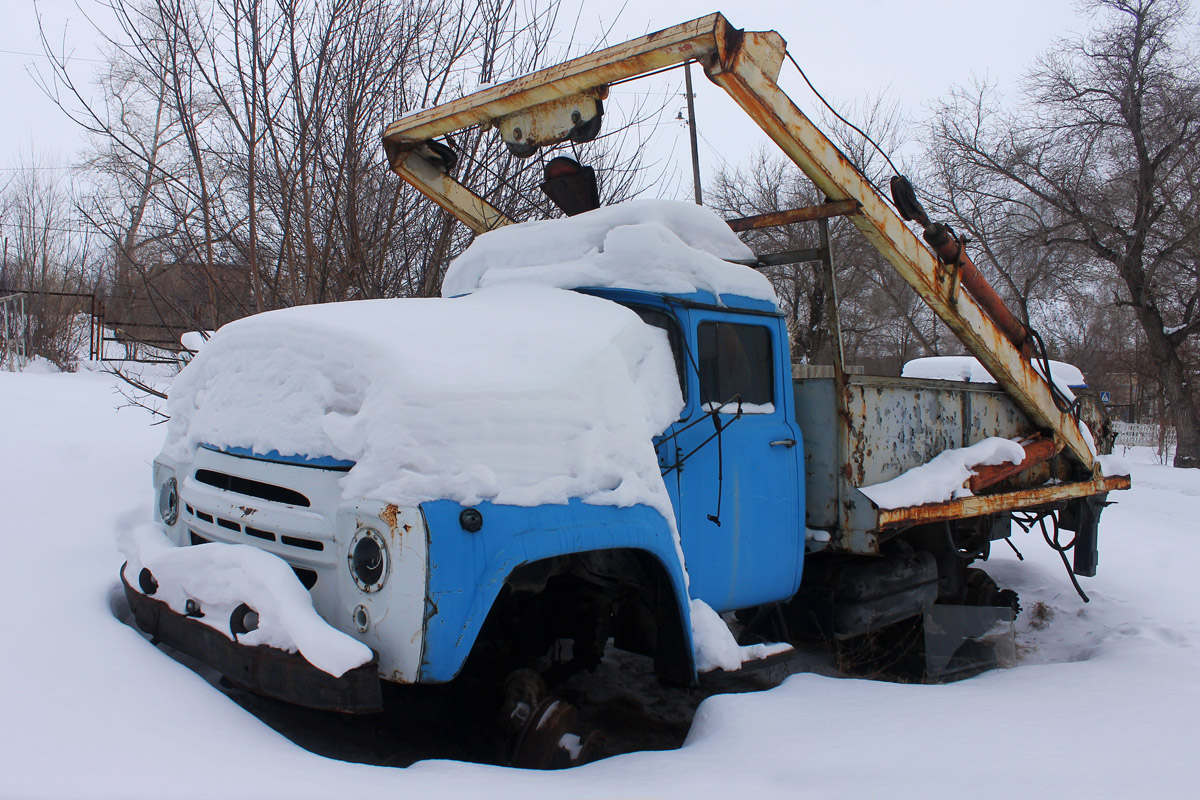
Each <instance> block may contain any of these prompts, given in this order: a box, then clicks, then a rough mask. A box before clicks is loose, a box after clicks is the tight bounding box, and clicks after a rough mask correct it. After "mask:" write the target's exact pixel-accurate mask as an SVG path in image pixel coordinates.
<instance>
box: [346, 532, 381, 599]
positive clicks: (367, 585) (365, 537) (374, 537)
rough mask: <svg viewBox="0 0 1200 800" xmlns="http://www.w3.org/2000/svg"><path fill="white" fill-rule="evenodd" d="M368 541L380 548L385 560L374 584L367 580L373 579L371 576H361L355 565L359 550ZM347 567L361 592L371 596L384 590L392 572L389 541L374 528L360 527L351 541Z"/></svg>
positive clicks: (347, 555)
mask: <svg viewBox="0 0 1200 800" xmlns="http://www.w3.org/2000/svg"><path fill="white" fill-rule="evenodd" d="M366 541H370V542H373V543H374V544H375V545H376V547H378V549H379V554H380V556H381V558H382V560H383V564H382V566H381V568H380V573H379V578H378V580H376V581H374V582H369V581H368V580H367V578H369V577H371V576H369V575H368V576H362V575H359V572H358V567H357V566H356V564H355V561H356V558H355V557H356V555H357V553H358V548H359V547H360V546H361V545H363V543H364V542H366ZM346 566H347V567H348V568H349V572H350V577H351V578H352V579H353V580H354V584H355V585H356V586H357V587H358V588H359V589H360V590H361V591H363V592H366V593H367V594H371V593H374V592H378V591H379V590H380V589H382V588H383V587H384V585H385V584H386V583H387V580H388V576H390V575H391V572H392V559H391V554H390V553H389V552H388V546H387V540H386V539H384V537H383V534H382V533H380V532H379V531H377V530H375V529H374V528H372V527H369V526H366V525H363V526H360V527H359V528H358V530H356V531H355V532H354V537H353V538H352V539H351V540H350V547H349V549H348V550H347V552H346Z"/></svg>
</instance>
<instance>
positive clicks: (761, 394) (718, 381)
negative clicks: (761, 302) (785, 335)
mask: <svg viewBox="0 0 1200 800" xmlns="http://www.w3.org/2000/svg"><path fill="white" fill-rule="evenodd" d="M696 333H697V339H698V345H699V348H698V349H699V354H698V355H699V360H700V364H699V367H700V402H701V404H702V405H704V406H705V407H706V408H707V407H710V404H711V405H723V404H727V403H730V402H732V403H733V404H734V407H731V408H729V409H728V411H729V412H730V413H732V412H733V411H734V410H735V407H736V403H737V401H738V400H740V401H741V402H742V403H744V404H751V405H764V404H767V403H771V402H773V401H774V397H775V394H774V392H775V387H774V385H773V384H774V380H773V376H774V370H773V368H772V354H771V332H770V331H769V330H768V329H767V328H764V327H762V326H760V325H738V324H734V323H730V322H702V323H700V327H699V328H698V329H697V332H696Z"/></svg>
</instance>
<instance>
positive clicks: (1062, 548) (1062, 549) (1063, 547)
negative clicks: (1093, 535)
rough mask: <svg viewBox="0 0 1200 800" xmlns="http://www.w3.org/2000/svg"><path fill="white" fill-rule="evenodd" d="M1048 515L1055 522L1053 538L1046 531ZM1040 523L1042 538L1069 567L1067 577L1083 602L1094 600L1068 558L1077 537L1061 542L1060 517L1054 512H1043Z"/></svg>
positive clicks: (1064, 564) (1065, 565)
mask: <svg viewBox="0 0 1200 800" xmlns="http://www.w3.org/2000/svg"><path fill="white" fill-rule="evenodd" d="M1046 517H1049V518H1050V519H1051V520H1053V522H1054V538H1053V540H1051V538H1050V534H1049V533H1047V532H1046ZM1038 525H1039V526H1040V527H1041V529H1042V538H1043V539H1045V540H1046V544H1048V545H1050V547H1051V549H1052V550H1054V551H1055V552H1056V553H1058V556H1059V558H1061V559H1062V562H1063V566H1064V567H1066V568H1067V577H1068V578H1070V579H1071V585H1073V586H1074V587H1075V591H1076V592H1078V593H1079V596H1080V597H1082V598H1083V602H1085V603H1090V602H1092V601H1091V599H1089V598H1088V596H1087V594H1086V593H1085V592H1084V591H1083V587H1082V586H1080V585H1079V581H1078V580H1077V579H1076V578H1075V571H1074V570H1073V569H1071V562H1070V561H1068V560H1067V551H1068V550H1070V549H1071V548H1073V547H1074V546H1075V539H1076V537H1072V538H1071V543H1070V544H1060V543H1059V541H1058V534H1059V531H1060V530H1061V528H1059V527H1058V517H1057V516H1056V515H1055V514H1054V513H1049V514H1043V515H1042V516H1041V517H1040V518H1039V519H1038Z"/></svg>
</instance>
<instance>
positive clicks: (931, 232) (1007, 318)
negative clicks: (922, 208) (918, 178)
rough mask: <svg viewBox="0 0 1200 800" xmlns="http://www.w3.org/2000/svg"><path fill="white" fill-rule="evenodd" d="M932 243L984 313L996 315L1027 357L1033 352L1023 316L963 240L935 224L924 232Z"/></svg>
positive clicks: (994, 319) (991, 315)
mask: <svg viewBox="0 0 1200 800" xmlns="http://www.w3.org/2000/svg"><path fill="white" fill-rule="evenodd" d="M922 236H923V238H924V239H925V241H926V242H928V243H929V246H930V247H932V248H933V251H934V252H935V253H937V255H938V258H940V259H941V260H942V261H943V262H944V263H946V264H952V265H953V266H954V268H955V269H956V270H957V271H958V279H959V281H960V282H961V283H962V285H963V288H964V289H966V290H967V291H968V292H970V293H971V297H973V298H975V301H976V302H977V303H979V305H980V307H981V308H982V309H983V310H984V312H985V313H986V314H987V315H988V316H989V317H991V318H992V321H993V322H995V323H996V326H997V327H998V328H1000V330H1001V331H1002V332H1003V333H1004V335H1005V336H1007V337H1008V340H1009V341H1010V342H1012V343H1013V345H1014V346H1015V347H1017V348H1019V349H1020V350H1021V353H1022V355H1024V356H1025V357H1026V358H1028V357H1029V353H1030V349H1029V348H1030V344H1031V343H1030V341H1029V331H1028V329H1027V328H1026V327H1025V325H1024V323H1022V322H1021V321H1020V320H1019V319H1017V318H1016V317H1015V316H1013V313H1012V312H1011V311H1009V310H1008V306H1006V305H1005V304H1004V300H1003V299H1001V297H1000V295H998V294H996V290H995V289H993V288H992V285H991V284H990V283H988V280H987V278H985V277H983V273H981V272H980V271H979V268H978V267H976V266H975V262H974V261H972V260H971V257H970V256H969V255H967V250H966V248H965V247H963V240H962V239H959V238H957V237H955V236H953V235H952V231H951V230H950V229H949V228H948V227H947V226H945V225H942V224H939V223H934V224H932V225H928V226H926V228H925V232H924V233H923V234H922Z"/></svg>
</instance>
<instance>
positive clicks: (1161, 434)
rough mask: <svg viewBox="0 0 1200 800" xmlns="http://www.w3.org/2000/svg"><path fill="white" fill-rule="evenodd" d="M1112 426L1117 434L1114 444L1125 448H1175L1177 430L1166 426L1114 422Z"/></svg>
mask: <svg viewBox="0 0 1200 800" xmlns="http://www.w3.org/2000/svg"><path fill="white" fill-rule="evenodd" d="M1112 426H1113V431H1115V432H1116V434H1117V440H1116V442H1115V443H1114V444H1118V445H1122V446H1124V447H1157V448H1158V449H1160V450H1162V449H1164V448H1169V447H1174V446H1175V429H1174V428H1171V427H1168V426H1166V425H1152V424H1146V423H1140V422H1113V424H1112Z"/></svg>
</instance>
